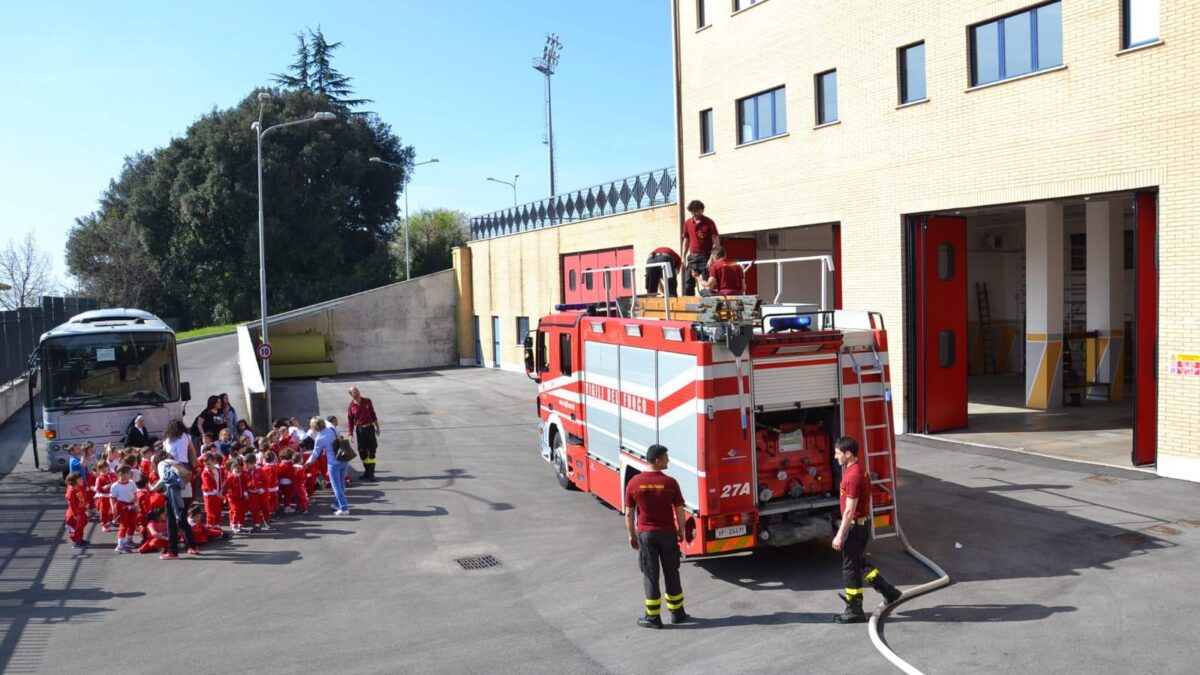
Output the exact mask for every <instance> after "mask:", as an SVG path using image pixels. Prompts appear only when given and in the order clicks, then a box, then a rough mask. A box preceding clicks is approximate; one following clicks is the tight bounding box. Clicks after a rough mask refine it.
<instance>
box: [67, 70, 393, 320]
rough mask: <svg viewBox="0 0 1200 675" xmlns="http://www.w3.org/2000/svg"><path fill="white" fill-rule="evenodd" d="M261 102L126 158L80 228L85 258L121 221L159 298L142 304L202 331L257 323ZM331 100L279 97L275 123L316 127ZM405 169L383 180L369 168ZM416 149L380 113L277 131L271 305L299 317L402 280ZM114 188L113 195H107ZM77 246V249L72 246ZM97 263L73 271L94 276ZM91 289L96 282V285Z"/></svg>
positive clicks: (269, 219)
mask: <svg viewBox="0 0 1200 675" xmlns="http://www.w3.org/2000/svg"><path fill="white" fill-rule="evenodd" d="M257 93H258V92H254V93H252V94H251V95H250V96H248V97H246V98H245V99H244V100H242V101H241V102H240V103H239V104H238V105H237V106H235V107H233V108H231V109H228V110H213V111H211V112H210V113H208V114H207V115H204V116H203V117H201V118H200V119H199V120H198V121H196V122H195V123H194V124H192V125H191V126H190V127H189V128H188V129H187V131H186V133H185V134H184V135H183V136H182V137H180V138H176V139H173V140H172V141H171V142H170V143H169V144H168V145H167V146H166V147H163V148H159V149H157V150H155V151H153V152H152V153H149V155H148V156H147V157H148V158H147V159H146V160H140V161H135V162H127V163H126V166H125V168H124V170H123V171H122V173H121V176H120V177H119V178H118V179H117V180H116V181H115V185H118V186H120V188H121V189H120V190H119V196H120V200H119V201H113V202H110V201H109V200H108V199H105V200H102V201H101V204H100V209H99V210H98V211H96V212H95V213H93V214H91V215H90V216H85V217H84V218H81V219H80V221H79V224H78V226H77V228H76V230H75V231H73V232H72V235H71V238H72V243H69V244H68V248H69V249H70V247H71V246H72V245H75V246H76V247H77V248H80V249H84V248H86V247H85V246H84V242H85V241H86V237H85V235H87V234H89V233H91V232H94V231H98V229H99V225H98V223H105V222H123V223H126V226H127V227H128V228H130V230H131V231H132V232H133V233H135V234H136V239H137V241H140V242H141V244H142V246H144V251H145V256H146V260H149V261H152V262H150V263H147V268H146V269H147V273H154V272H157V276H158V280H159V282H160V284H161V287H160V289H158V291H157V294H156V295H155V296H154V297H152V298H151V299H147V300H144V301H143V306H144V307H146V308H147V309H151V310H152V311H157V312H164V313H166V314H167V315H173V316H182V317H184V318H186V319H188V320H189V321H190V322H191V323H192V324H208V323H216V322H225V321H229V320H242V319H248V318H253V317H254V316H256V315H257V314H258V293H259V289H258V226H257V208H258V202H257V172H256V165H255V137H254V133H253V132H252V131H250V124H251V122H253V121H255V120H256V119H257V118H258V111H259V103H258V99H257ZM329 105H330V103H329V101H328V99H327V98H326V97H325V96H324V95H322V94H320V93H317V92H311V91H307V90H295V91H274V92H273V97H272V99H271V101H270V102H269V103H268V105H267V109H266V116H265V117H264V124H265V125H267V126H270V125H272V124H277V123H280V122H285V121H290V120H296V119H304V118H309V117H312V115H313V114H314V113H315V112H319V111H322V110H327V109H328V107H329ZM372 156H379V157H382V158H384V159H385V160H387V161H389V162H393V163H396V164H400V165H401V166H402V167H404V168H403V169H401V170H395V169H389V170H387V171H382V170H380V168H379V165H377V164H372V163H370V162H368V161H367V160H368V158H369V157H372ZM412 158H413V149H412V147H410V146H405V145H403V144H402V143H401V142H400V139H399V138H397V137H396V136H395V135H394V134H393V133H392V131H391V128H390V127H389V126H388V125H387V124H386V123H384V122H382V121H381V120H379V118H378V117H377V116H375V115H355V116H349V117H346V118H342V119H339V120H338V121H336V122H331V123H323V124H310V125H304V126H300V127H295V128H288V129H281V130H278V131H275V132H272V134H271V135H270V136H268V137H267V138H266V139H264V142H263V193H264V211H265V216H266V217H265V228H266V257H267V289H268V306H269V309H270V311H271V312H279V311H283V310H288V309H294V308H296V307H301V306H304V305H308V304H312V303H315V302H320V301H322V300H327V299H330V298H334V297H338V296H340V295H345V294H347V293H354V292H358V291H362V290H366V289H369V288H374V287H376V286H380V285H383V284H386V283H390V282H391V281H393V280H394V279H395V276H394V273H395V260H394V259H393V256H392V252H391V249H390V244H391V242H392V240H393V238H394V234H395V233H394V231H393V225H392V224H393V223H394V222H395V220H396V216H397V209H396V198H397V195H398V194H399V192H400V190H401V188H402V186H403V184H404V179H405V176H406V174H407V172H408V171H409V170H411V166H412ZM110 192H111V189H110ZM77 238H78V241H75V240H76V239H77ZM86 260H87V257H86V256H80V257H75V258H70V259H69V260H68V264H69V265H70V268H71V272H72V273H73V274H76V275H78V276H80V277H81V279H97V280H98V279H99V277H98V276H96V275H95V274H94V273H92V274H91V276H90V277H89V276H88V274H89V269H90V268H89V266H88V265H87V264H85V262H86ZM85 285H86V281H85Z"/></svg>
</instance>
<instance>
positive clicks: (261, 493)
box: [242, 453, 271, 532]
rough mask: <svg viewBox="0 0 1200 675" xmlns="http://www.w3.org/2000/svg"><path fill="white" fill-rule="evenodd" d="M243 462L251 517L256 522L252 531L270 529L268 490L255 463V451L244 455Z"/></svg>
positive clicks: (243, 475)
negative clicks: (267, 517) (268, 520)
mask: <svg viewBox="0 0 1200 675" xmlns="http://www.w3.org/2000/svg"><path fill="white" fill-rule="evenodd" d="M242 462H243V463H244V466H243V467H242V477H243V478H244V479H245V480H246V489H247V491H249V492H250V504H249V507H250V519H251V522H253V523H254V526H253V527H252V528H250V531H251V532H258V531H259V530H269V529H271V526H270V525H269V524H268V523H267V519H266V515H267V507H266V501H267V490H266V488H264V487H263V483H262V474H261V471H260V470H259V468H258V467H257V466H255V464H254V453H250V454H248V455H246V456H245V457H243V458H242Z"/></svg>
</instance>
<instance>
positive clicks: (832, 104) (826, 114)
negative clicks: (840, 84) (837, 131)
mask: <svg viewBox="0 0 1200 675" xmlns="http://www.w3.org/2000/svg"><path fill="white" fill-rule="evenodd" d="M816 82H817V125H818V126H819V125H822V124H829V123H831V122H836V121H837V119H838V101H837V71H836V70H829V71H826V72H824V73H817V76H816Z"/></svg>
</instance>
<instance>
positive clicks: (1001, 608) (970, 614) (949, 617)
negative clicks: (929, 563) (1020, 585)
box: [888, 603, 1078, 623]
mask: <svg viewBox="0 0 1200 675" xmlns="http://www.w3.org/2000/svg"><path fill="white" fill-rule="evenodd" d="M1075 611H1078V608H1077V607H1070V606H1058V607H1048V606H1046V605H1038V604H1032V603H1030V604H1020V605H938V606H936V607H925V608H922V609H912V610H904V609H899V610H897V611H896V612H895V613H893V614H891V615H889V616H888V623H903V622H905V621H936V622H939V623H993V622H997V621H1041V620H1042V619H1046V618H1049V617H1051V616H1053V615H1055V614H1062V613H1067V612H1075Z"/></svg>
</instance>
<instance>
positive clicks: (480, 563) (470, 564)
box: [454, 555, 500, 570]
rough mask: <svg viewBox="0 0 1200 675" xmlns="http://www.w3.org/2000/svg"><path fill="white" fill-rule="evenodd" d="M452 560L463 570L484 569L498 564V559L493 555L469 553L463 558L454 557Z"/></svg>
mask: <svg viewBox="0 0 1200 675" xmlns="http://www.w3.org/2000/svg"><path fill="white" fill-rule="evenodd" d="M454 562H456V563H458V564H459V565H460V566H461V567H462V568H463V569H464V570H484V569H487V568H489V567H499V566H500V560H499V559H498V558H497V557H496V556H494V555H470V556H467V557H465V558H455V559H454Z"/></svg>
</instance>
